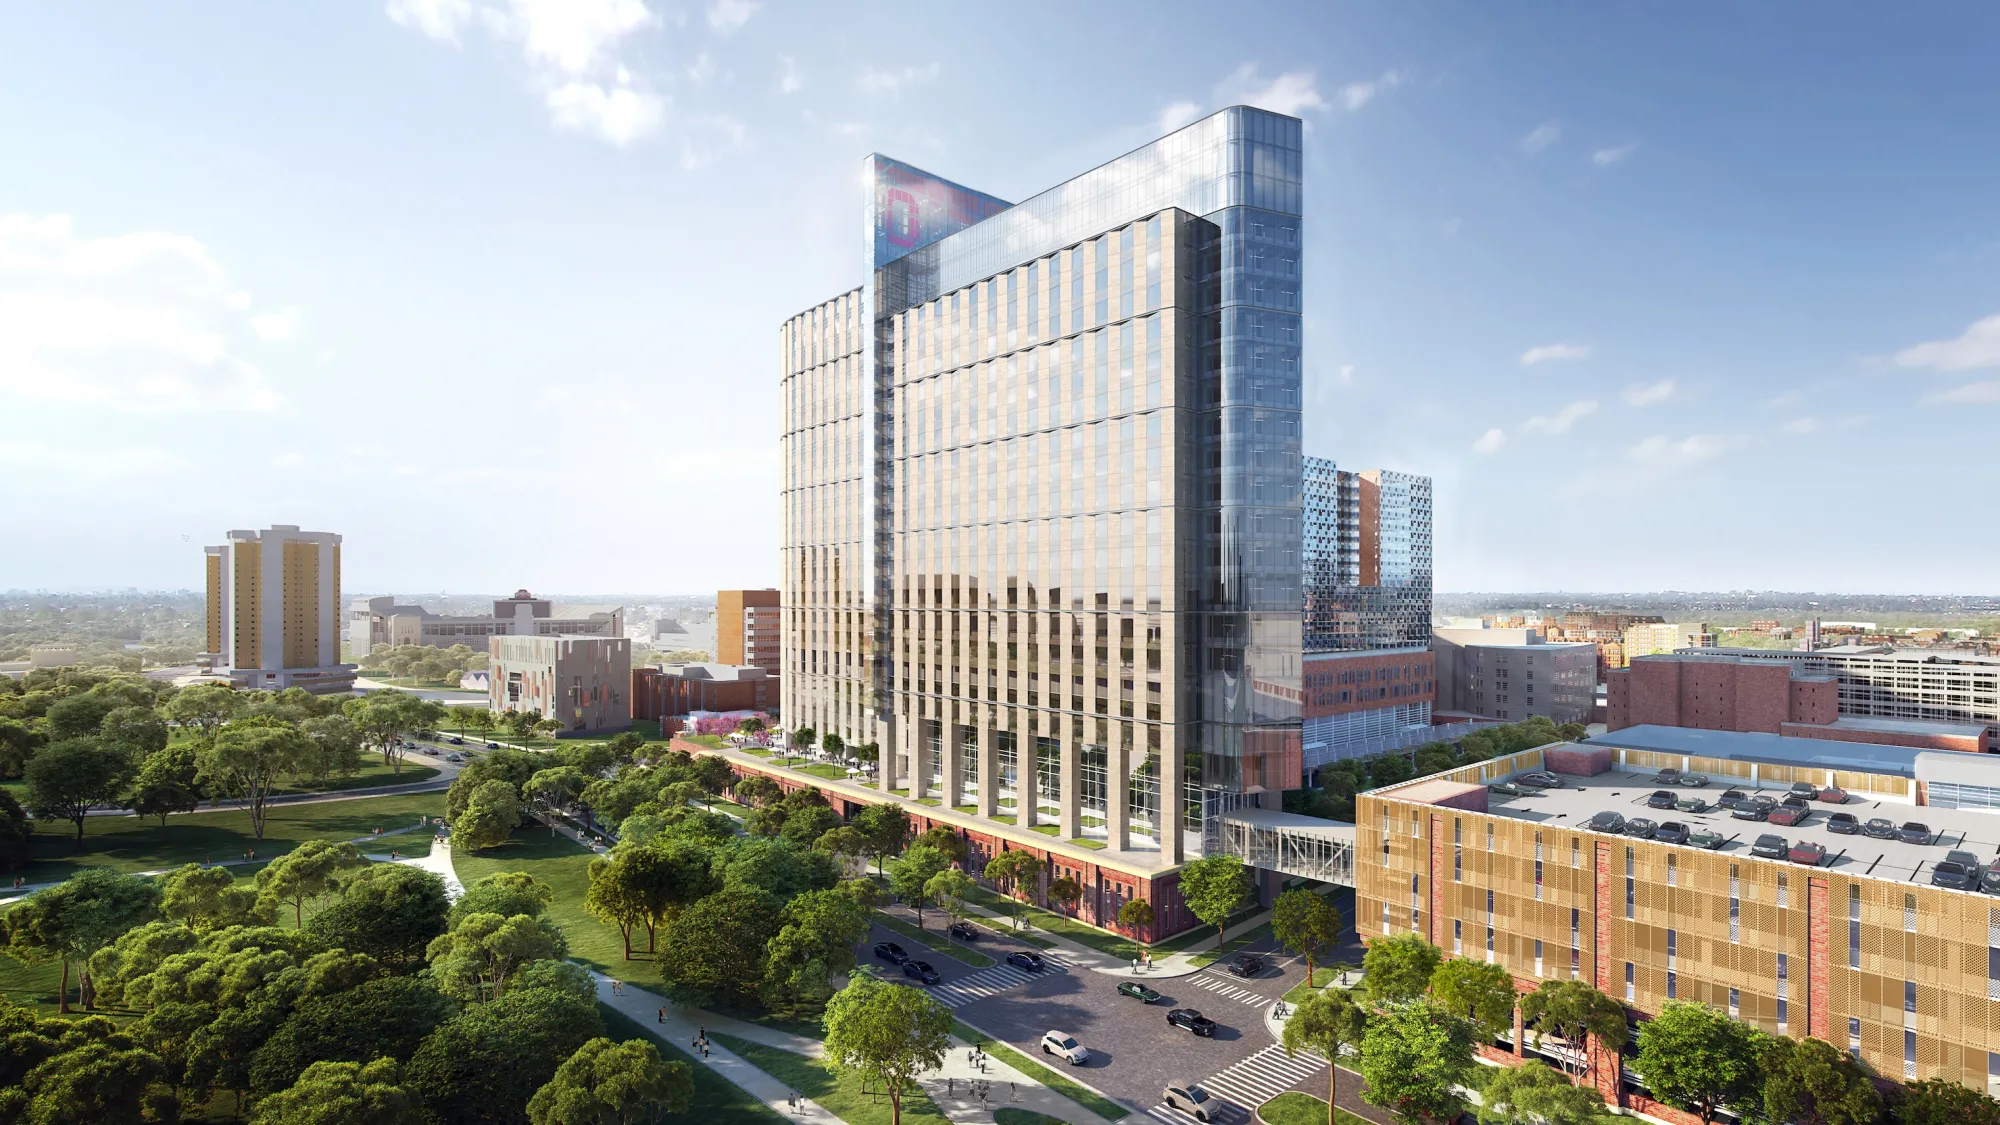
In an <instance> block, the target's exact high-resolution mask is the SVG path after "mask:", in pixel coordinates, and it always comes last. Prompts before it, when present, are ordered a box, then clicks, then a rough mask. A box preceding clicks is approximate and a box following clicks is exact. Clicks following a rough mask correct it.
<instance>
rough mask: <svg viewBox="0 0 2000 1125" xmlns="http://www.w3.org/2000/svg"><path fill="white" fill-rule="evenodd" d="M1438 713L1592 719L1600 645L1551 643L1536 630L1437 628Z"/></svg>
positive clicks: (1574, 720) (1433, 644)
mask: <svg viewBox="0 0 2000 1125" xmlns="http://www.w3.org/2000/svg"><path fill="white" fill-rule="evenodd" d="M1431 651H1432V652H1433V653H1434V654H1435V655H1436V657H1437V702H1436V704H1435V708H1436V710H1438V711H1443V712H1447V713H1450V714H1455V715H1466V716H1471V717H1475V718H1483V719H1499V720H1502V721H1504V722H1517V721H1519V720H1521V719H1525V718H1528V717H1530V716H1533V715H1541V716H1544V717H1546V718H1548V719H1549V720H1551V721H1552V722H1555V723H1558V724H1561V723H1587V722H1589V721H1590V712H1591V708H1592V706H1593V705H1594V703H1595V701H1596V695H1597V646H1596V645H1593V644H1549V643H1546V642H1544V641H1543V640H1542V634H1541V632H1540V630H1537V629H1438V630H1435V631H1434V633H1433V636H1432V642H1431Z"/></svg>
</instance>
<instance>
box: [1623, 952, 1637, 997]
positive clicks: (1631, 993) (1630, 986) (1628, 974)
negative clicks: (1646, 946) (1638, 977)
mask: <svg viewBox="0 0 2000 1125" xmlns="http://www.w3.org/2000/svg"><path fill="white" fill-rule="evenodd" d="M1637 998H1638V986H1637V985H1635V984H1634V983H1633V977H1632V962H1630V961H1627V962H1625V999H1626V1000H1628V1001H1630V1000H1635V999H1637Z"/></svg>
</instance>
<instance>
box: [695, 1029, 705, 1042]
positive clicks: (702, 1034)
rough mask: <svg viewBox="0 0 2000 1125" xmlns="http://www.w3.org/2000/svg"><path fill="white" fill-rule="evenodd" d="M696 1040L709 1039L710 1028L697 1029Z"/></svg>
mask: <svg viewBox="0 0 2000 1125" xmlns="http://www.w3.org/2000/svg"><path fill="white" fill-rule="evenodd" d="M695 1038H697V1039H706V1038H708V1028H707V1027H705V1026H704V1027H697V1028H696V1029H695Z"/></svg>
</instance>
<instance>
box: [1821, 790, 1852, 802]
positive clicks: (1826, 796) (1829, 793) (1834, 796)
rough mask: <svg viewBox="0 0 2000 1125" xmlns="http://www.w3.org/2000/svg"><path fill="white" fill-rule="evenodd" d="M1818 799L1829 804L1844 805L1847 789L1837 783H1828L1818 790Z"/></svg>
mask: <svg viewBox="0 0 2000 1125" xmlns="http://www.w3.org/2000/svg"><path fill="white" fill-rule="evenodd" d="M1819 799H1820V800H1822V801H1825V802H1826V803H1827V804H1829V805H1844V804H1846V803H1847V790H1845V789H1842V788H1840V787H1839V786H1837V785H1829V786H1827V787H1826V788H1824V789H1821V790H1820V791H1819Z"/></svg>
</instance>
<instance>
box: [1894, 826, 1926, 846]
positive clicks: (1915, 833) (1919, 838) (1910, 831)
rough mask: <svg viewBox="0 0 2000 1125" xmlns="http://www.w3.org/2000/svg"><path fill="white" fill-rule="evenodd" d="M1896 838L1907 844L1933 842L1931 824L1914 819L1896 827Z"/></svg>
mask: <svg viewBox="0 0 2000 1125" xmlns="http://www.w3.org/2000/svg"><path fill="white" fill-rule="evenodd" d="M1896 839H1898V840H1901V841H1902V842H1904V843H1905V844H1928V843H1930V842H1931V826H1930V825H1928V824H1924V823H1922V822H1920V821H1915V820H1912V821H1910V822H1908V823H1907V824H1905V825H1903V826H1902V827H1901V828H1898V829H1896Z"/></svg>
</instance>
